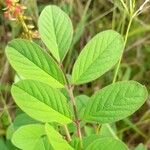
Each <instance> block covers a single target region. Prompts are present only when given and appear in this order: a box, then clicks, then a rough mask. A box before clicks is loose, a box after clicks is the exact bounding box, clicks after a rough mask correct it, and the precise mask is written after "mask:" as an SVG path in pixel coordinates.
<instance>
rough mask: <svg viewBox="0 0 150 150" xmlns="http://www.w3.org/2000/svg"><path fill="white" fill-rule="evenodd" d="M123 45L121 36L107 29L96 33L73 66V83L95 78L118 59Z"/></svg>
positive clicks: (85, 81)
mask: <svg viewBox="0 0 150 150" xmlns="http://www.w3.org/2000/svg"><path fill="white" fill-rule="evenodd" d="M123 46H124V41H123V38H122V36H121V35H120V34H119V33H117V32H115V31H113V30H107V31H103V32H101V33H99V34H97V35H96V36H95V37H94V38H92V40H90V42H89V43H88V44H87V45H86V46H85V47H84V49H83V50H82V52H81V53H80V55H79V57H78V59H77V61H76V62H75V65H74V67H73V72H72V79H73V83H74V84H83V83H87V82H90V81H92V80H95V79H97V78H98V77H100V76H101V75H103V74H104V73H105V72H107V71H108V70H109V69H111V68H112V67H113V66H114V65H115V64H116V63H117V61H118V60H119V58H120V56H121V53H122V50H123Z"/></svg>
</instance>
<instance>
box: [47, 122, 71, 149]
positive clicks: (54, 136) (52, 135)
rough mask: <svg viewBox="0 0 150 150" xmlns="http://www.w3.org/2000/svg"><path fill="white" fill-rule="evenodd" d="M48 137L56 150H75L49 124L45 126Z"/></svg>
mask: <svg viewBox="0 0 150 150" xmlns="http://www.w3.org/2000/svg"><path fill="white" fill-rule="evenodd" d="M45 131H46V135H47V137H48V139H49V142H50V144H51V145H52V147H53V148H54V149H55V150H62V149H63V150H74V149H73V148H72V147H71V146H70V145H69V144H68V143H67V141H65V140H64V139H63V138H62V136H61V135H60V134H59V133H58V132H57V131H56V130H55V129H54V128H53V127H52V126H50V125H49V124H46V125H45Z"/></svg>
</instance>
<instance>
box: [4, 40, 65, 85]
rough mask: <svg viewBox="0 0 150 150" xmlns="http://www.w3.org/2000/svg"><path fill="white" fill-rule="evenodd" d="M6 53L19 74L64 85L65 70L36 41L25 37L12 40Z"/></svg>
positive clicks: (48, 82)
mask: <svg viewBox="0 0 150 150" xmlns="http://www.w3.org/2000/svg"><path fill="white" fill-rule="evenodd" d="M6 55H7V58H8V60H9V62H10V64H11V65H12V67H13V68H14V69H15V70H16V71H17V73H19V75H21V76H23V77H25V78H27V79H34V80H38V81H41V82H44V83H47V84H50V85H51V86H53V87H56V88H62V87H64V84H65V79H64V75H63V72H62V71H61V69H60V68H59V67H58V65H57V64H56V63H55V62H54V60H53V59H52V58H51V56H50V55H48V54H47V53H46V52H44V51H43V50H42V49H41V48H40V47H39V46H38V45H37V44H36V43H34V42H31V41H28V40H23V39H16V40H12V41H11V42H10V43H9V44H8V46H7V47H6Z"/></svg>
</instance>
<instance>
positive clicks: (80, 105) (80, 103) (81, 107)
mask: <svg viewBox="0 0 150 150" xmlns="http://www.w3.org/2000/svg"><path fill="white" fill-rule="evenodd" d="M75 101H76V105H77V112H78V116H79V118H80V119H81V120H82V118H83V115H84V111H85V107H86V105H87V103H88V101H89V97H88V96H86V95H79V96H76V97H75Z"/></svg>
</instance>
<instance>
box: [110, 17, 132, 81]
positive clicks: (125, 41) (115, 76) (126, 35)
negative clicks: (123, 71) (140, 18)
mask: <svg viewBox="0 0 150 150" xmlns="http://www.w3.org/2000/svg"><path fill="white" fill-rule="evenodd" d="M132 21H133V16H131V17H130V20H129V23H128V27H127V31H126V34H125V40H124V48H123V49H125V47H126V44H127V40H128V35H129V30H130V27H131V24H132ZM123 52H124V50H123V51H122V54H121V57H120V59H119V62H118V64H117V68H116V71H115V75H114V78H113V82H112V83H115V82H116V79H117V75H118V72H119V68H120V64H121V60H122V56H123Z"/></svg>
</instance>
